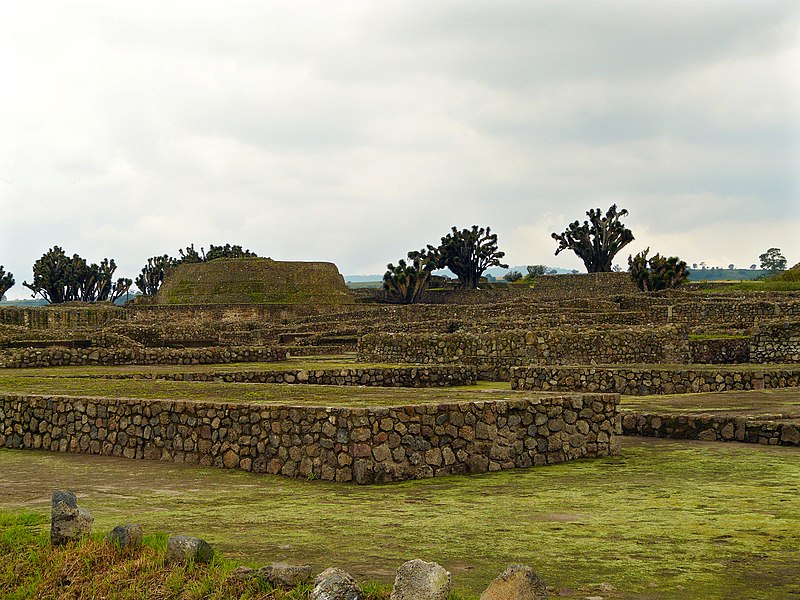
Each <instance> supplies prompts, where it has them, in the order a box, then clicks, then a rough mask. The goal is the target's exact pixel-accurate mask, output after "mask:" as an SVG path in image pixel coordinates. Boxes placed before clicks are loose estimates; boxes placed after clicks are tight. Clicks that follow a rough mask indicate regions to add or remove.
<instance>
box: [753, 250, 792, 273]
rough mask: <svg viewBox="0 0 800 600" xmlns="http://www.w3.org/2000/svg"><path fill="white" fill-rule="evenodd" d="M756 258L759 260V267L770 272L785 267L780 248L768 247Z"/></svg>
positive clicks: (784, 259)
mask: <svg viewBox="0 0 800 600" xmlns="http://www.w3.org/2000/svg"><path fill="white" fill-rule="evenodd" d="M758 259H759V260H760V261H761V268H762V269H766V270H767V271H769V272H771V273H777V272H778V271H783V270H784V269H786V257H785V256H784V255H783V254H782V253H781V249H780V248H770V249H769V250H767V251H766V252H764V254H760V255H759V256H758Z"/></svg>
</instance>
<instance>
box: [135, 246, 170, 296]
mask: <svg viewBox="0 0 800 600" xmlns="http://www.w3.org/2000/svg"><path fill="white" fill-rule="evenodd" d="M177 262H178V261H176V260H175V259H174V258H172V257H171V256H169V255H167V254H164V255H163V256H154V257H152V258H148V259H147V264H146V265H145V266H144V267H142V272H141V273H139V276H138V277H137V278H136V287H138V288H139V290H140V291H141V292H142V294H144V295H145V296H155V295H156V293H157V292H158V290H159V288H160V287H161V284H162V283H163V282H164V273H165V272H166V270H167V269H170V268H172V267H174V266H175V265H176V264H177Z"/></svg>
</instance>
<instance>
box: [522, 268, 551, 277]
mask: <svg viewBox="0 0 800 600" xmlns="http://www.w3.org/2000/svg"><path fill="white" fill-rule="evenodd" d="M527 270H528V277H530V278H534V277H539V276H540V275H544V274H545V273H547V265H528V266H527Z"/></svg>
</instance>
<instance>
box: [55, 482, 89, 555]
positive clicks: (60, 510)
mask: <svg viewBox="0 0 800 600" xmlns="http://www.w3.org/2000/svg"><path fill="white" fill-rule="evenodd" d="M93 522H94V517H92V515H91V513H90V512H89V511H88V510H86V509H85V508H80V507H79V506H78V499H77V498H76V497H75V494H73V493H72V492H68V491H56V492H53V502H52V508H51V512H50V541H51V542H52V543H53V544H55V545H57V546H58V545H61V544H66V543H67V542H70V541H72V540H79V539H81V538H82V537H88V536H89V534H90V533H91V532H92V523H93Z"/></svg>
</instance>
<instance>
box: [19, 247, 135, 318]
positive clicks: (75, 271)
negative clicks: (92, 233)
mask: <svg viewBox="0 0 800 600" xmlns="http://www.w3.org/2000/svg"><path fill="white" fill-rule="evenodd" d="M116 270H117V265H116V263H115V262H114V259H108V258H104V259H103V260H102V261H100V264H99V265H98V264H94V263H92V264H89V263H87V262H86V259H84V258H81V257H80V256H78V255H77V254H74V255H73V256H72V258H70V257H68V256H67V255H66V253H65V252H64V250H63V249H62V248H59V247H58V246H53V247H52V248H51V249H50V250H48V251H47V252H46V253H45V254H43V255H42V257H41V258H40V259H39V260H37V261H36V262H35V263H34V265H33V282H32V283H28V282H23V283H22V285H24V286H25V287H27V288H28V289H30V290H31V291H32V292H33V297H34V298H35V297H36V296H41V297H42V298H44V299H45V300H47V302H49V303H50V304H60V303H62V302H104V301H106V300H108V301H111V302H114V301H115V300H117V299H118V298H120V297H122V296H124V295H125V294H126V293H127V292H128V290H129V289H130V286H131V283H132V282H131V280H130V279H126V278H122V277H121V278H119V279H117V280H116V281H114V280H113V276H114V271H116Z"/></svg>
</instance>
